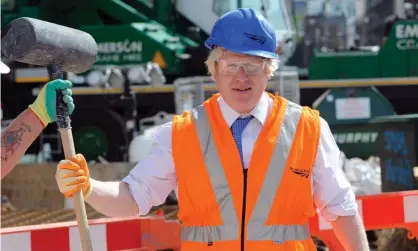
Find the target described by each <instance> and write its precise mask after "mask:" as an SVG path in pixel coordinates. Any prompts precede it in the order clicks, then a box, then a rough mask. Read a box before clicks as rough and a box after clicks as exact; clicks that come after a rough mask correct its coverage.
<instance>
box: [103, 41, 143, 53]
mask: <svg viewBox="0 0 418 251" xmlns="http://www.w3.org/2000/svg"><path fill="white" fill-rule="evenodd" d="M97 52H98V53H135V52H142V42H141V41H129V40H128V39H126V40H125V41H110V42H102V43H98V44H97Z"/></svg>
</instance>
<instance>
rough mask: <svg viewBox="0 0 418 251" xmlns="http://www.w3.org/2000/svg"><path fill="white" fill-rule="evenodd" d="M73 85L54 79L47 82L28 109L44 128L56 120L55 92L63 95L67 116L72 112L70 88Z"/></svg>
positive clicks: (67, 81) (72, 103)
mask: <svg viewBox="0 0 418 251" xmlns="http://www.w3.org/2000/svg"><path fill="white" fill-rule="evenodd" d="M72 86H73V84H72V83H71V82H70V81H69V80H62V79H56V80H53V81H51V82H48V83H47V84H46V85H45V86H44V87H43V88H42V90H41V92H40V93H39V95H38V97H37V98H36V100H35V102H33V104H31V105H29V108H30V109H31V110H32V111H33V112H34V113H35V114H36V115H37V116H38V118H39V119H40V120H41V122H42V124H43V125H44V126H47V125H48V124H49V123H51V122H55V121H56V120H57V106H56V104H57V91H61V93H62V94H63V95H64V96H63V100H64V103H66V104H67V108H68V110H67V111H68V114H70V115H71V114H72V113H73V111H74V108H75V106H74V102H73V98H72V92H71V87H72Z"/></svg>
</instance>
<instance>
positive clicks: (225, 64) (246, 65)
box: [216, 58, 266, 76]
mask: <svg viewBox="0 0 418 251" xmlns="http://www.w3.org/2000/svg"><path fill="white" fill-rule="evenodd" d="M216 62H217V63H218V67H219V68H218V69H219V70H220V71H221V72H222V73H223V74H225V75H235V74H237V73H238V71H239V69H240V68H241V67H242V69H244V71H245V73H246V74H247V75H248V76H254V75H260V74H262V73H263V72H264V68H265V65H266V62H265V60H260V61H259V62H256V61H248V62H242V61H237V60H230V59H227V58H222V59H219V60H217V61H216Z"/></svg>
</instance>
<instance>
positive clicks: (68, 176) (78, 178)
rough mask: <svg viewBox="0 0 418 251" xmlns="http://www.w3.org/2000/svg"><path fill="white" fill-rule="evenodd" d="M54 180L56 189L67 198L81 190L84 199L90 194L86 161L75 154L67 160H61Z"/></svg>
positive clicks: (81, 156) (80, 155)
mask: <svg viewBox="0 0 418 251" xmlns="http://www.w3.org/2000/svg"><path fill="white" fill-rule="evenodd" d="M55 179H56V180H57V183H58V188H59V190H60V192H61V193H62V194H64V195H65V197H67V198H71V197H72V196H73V195H74V193H76V192H78V191H80V190H82V191H83V195H84V197H85V198H86V197H88V196H89V195H90V193H91V183H90V173H89V168H88V166H87V162H86V159H85V158H84V156H83V155H82V154H77V155H76V156H74V157H72V158H71V159H69V160H61V161H60V162H59V164H58V166H57V172H56V174H55Z"/></svg>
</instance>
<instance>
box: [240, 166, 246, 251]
mask: <svg viewBox="0 0 418 251" xmlns="http://www.w3.org/2000/svg"><path fill="white" fill-rule="evenodd" d="M243 170H244V193H243V196H242V217H241V251H244V250H245V248H244V243H245V208H246V206H247V169H246V168H243Z"/></svg>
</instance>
